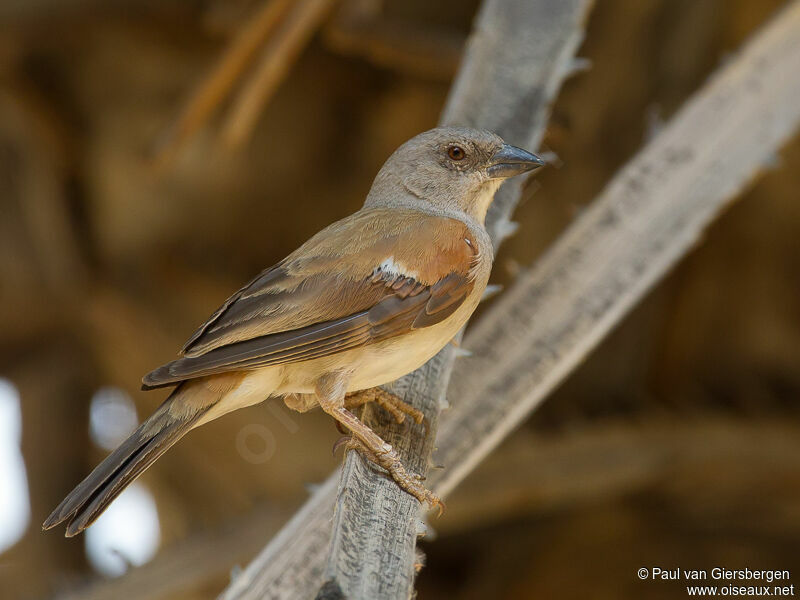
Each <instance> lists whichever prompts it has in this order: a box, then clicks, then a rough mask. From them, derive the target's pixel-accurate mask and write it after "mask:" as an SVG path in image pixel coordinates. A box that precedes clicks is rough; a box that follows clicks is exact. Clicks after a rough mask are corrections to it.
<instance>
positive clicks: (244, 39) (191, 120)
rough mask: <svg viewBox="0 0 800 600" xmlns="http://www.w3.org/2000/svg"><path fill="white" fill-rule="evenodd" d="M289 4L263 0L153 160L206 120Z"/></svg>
mask: <svg viewBox="0 0 800 600" xmlns="http://www.w3.org/2000/svg"><path fill="white" fill-rule="evenodd" d="M289 4H290V0H266V1H265V2H264V4H263V5H262V7H261V8H260V9H259V10H258V12H257V13H256V14H255V15H254V16H253V17H252V19H248V21H247V22H246V23H245V24H244V25H243V26H242V29H241V31H239V32H238V33H237V34H236V36H235V37H234V39H233V41H232V42H231V44H230V45H229V46H228V48H227V49H226V50H225V53H224V54H223V55H222V56H221V57H220V59H219V61H218V62H217V64H216V65H215V66H214V68H213V69H212V71H211V73H209V75H208V76H207V77H206V78H205V79H204V80H203V81H202V82H201V83H200V85H199V86H198V87H197V89H196V90H195V91H194V92H193V93H192V95H191V96H190V98H189V100H188V101H187V103H186V105H185V106H184V107H183V108H182V109H181V112H180V114H179V116H178V118H177V119H176V120H175V123H174V124H173V125H172V126H171V127H170V129H169V130H168V131H167V132H166V133H165V135H164V137H163V138H162V139H161V140H160V141H159V144H158V148H157V149H156V160H157V161H159V162H164V161H167V160H169V159H170V158H171V157H172V156H173V155H174V153H175V152H176V151H177V150H178V148H179V147H180V146H182V145H183V144H184V143H185V142H186V140H187V139H188V138H189V137H191V135H192V134H194V133H195V132H197V131H198V130H199V129H200V128H201V127H202V126H203V125H204V124H205V123H206V122H208V119H209V118H210V117H211V115H212V114H213V112H214V110H215V109H216V108H217V107H218V106H219V105H220V104H222V102H223V101H224V100H225V98H226V96H227V95H228V94H229V93H230V91H231V90H232V89H233V87H234V85H235V84H236V82H237V81H238V79H239V78H240V77H241V75H242V73H244V71H245V69H247V67H248V66H249V65H250V63H251V62H252V61H253V59H254V57H255V55H256V53H257V52H258V50H259V48H261V47H262V46H263V45H264V42H265V40H266V39H267V37H268V36H269V35H270V34H271V33H272V32H273V30H274V29H275V26H276V25H277V23H278V22H279V21H280V19H281V18H283V17H284V16H285V13H286V11H287V9H288V8H289Z"/></svg>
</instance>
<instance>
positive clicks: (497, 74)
mask: <svg viewBox="0 0 800 600" xmlns="http://www.w3.org/2000/svg"><path fill="white" fill-rule="evenodd" d="M590 4H591V3H590V2H589V1H588V0H569V1H562V0H536V1H535V2H531V1H529V0H519V1H517V0H513V1H509V0H488V1H487V2H486V3H485V4H484V6H483V8H482V10H481V13H480V15H479V16H478V19H477V23H476V31H475V32H474V34H473V35H472V38H471V40H470V42H469V45H468V49H467V54H466V57H465V59H464V63H463V66H462V68H461V74H460V75H459V77H458V79H457V81H456V83H455V85H454V88H453V92H452V94H451V96H450V101H449V103H448V106H447V108H446V110H445V112H444V115H443V118H442V121H443V122H444V123H448V124H455V123H459V124H464V125H472V126H478V127H484V128H487V129H492V130H494V131H496V132H498V133H499V134H500V135H502V136H503V137H504V138H505V139H506V140H507V141H509V142H511V143H513V144H517V145H520V146H523V147H527V148H536V147H537V146H538V144H539V141H540V140H541V137H542V135H543V132H544V127H545V124H546V118H547V112H548V108H549V105H550V103H551V102H552V100H553V98H554V97H555V95H556V92H557V90H558V88H559V86H560V84H561V82H562V81H563V80H564V78H565V77H566V76H567V75H568V74H569V73H570V71H571V68H570V66H571V61H572V57H573V55H574V52H575V50H576V48H577V46H578V45H579V43H580V41H581V39H582V37H583V22H584V18H585V15H586V13H587V10H588V7H589V6H590ZM500 65H502V68H500ZM520 189H521V185H520V184H517V185H515V186H514V187H513V188H510V189H507V190H505V191H503V192H502V193H501V194H500V195H499V196H500V197H499V198H498V202H499V204H500V206H502V210H495V211H493V213H492V215H491V216H490V218H489V226H490V231H492V233H493V237H494V241H495V244H498V243H499V242H500V241H501V239H502V237H503V234H504V233H505V232H507V231H508V229H509V228H508V223H507V220H508V215H509V214H510V212H511V210H512V208H513V205H514V204H515V203H516V201H517V200H518V199H519V193H520ZM451 350H452V349H451V348H447V349H445V350H443V351H442V352H441V353H440V354H439V355H437V356H436V357H435V358H434V359H432V360H431V361H429V362H428V363H427V364H426V365H425V366H424V367H422V368H421V369H419V370H417V371H415V372H414V373H412V374H410V375H409V376H407V377H404V378H403V379H401V380H400V381H399V382H396V383H395V384H394V385H393V386H392V391H393V392H394V393H395V394H397V395H398V396H400V397H402V398H403V399H404V400H405V401H406V402H408V403H409V404H411V405H413V406H415V407H417V408H419V409H420V410H422V411H423V412H424V413H425V415H426V419H427V421H428V423H429V427H430V432H431V434H430V435H427V436H426V435H425V431H424V429H423V428H421V427H411V428H410V427H408V426H403V425H400V426H398V425H397V424H396V423H393V422H391V421H390V420H387V419H386V418H385V415H384V414H383V413H382V412H381V411H372V410H371V407H367V409H366V410H365V412H364V414H363V415H362V419H363V420H364V422H365V423H367V424H368V425H370V426H371V427H372V428H373V429H375V430H376V431H377V432H378V433H379V434H380V435H381V437H383V438H384V439H385V440H387V441H388V442H389V443H390V444H392V446H393V447H394V448H395V449H396V450H397V451H398V453H399V454H400V456H401V457H402V459H403V461H404V463H405V465H406V466H407V468H409V469H410V470H412V471H414V472H417V473H422V474H424V473H426V472H427V469H428V462H429V460H430V454H431V450H432V449H433V443H434V439H435V438H434V433H435V430H436V423H437V420H438V413H439V401H440V399H442V398H443V396H444V392H445V389H446V386H447V382H448V380H449V375H450V371H451V369H452V365H453V353H452V351H451ZM324 489H325V490H326V492H325V495H323V494H322V493H317V494H316V495H315V496H314V497H313V498H312V499H311V500H310V501H309V503H307V504H306V506H305V507H304V508H303V509H302V511H301V512H300V513H298V515H297V516H296V517H295V518H294V519H292V521H291V522H290V523H289V524H288V525H287V526H286V527H285V528H284V530H283V531H282V532H281V534H280V535H279V536H278V537H277V538H275V540H274V541H273V542H272V543H271V544H270V545H269V546H268V547H267V548H266V549H265V550H264V552H263V553H262V554H261V555H260V556H259V557H258V558H257V559H256V560H255V561H254V562H253V563H251V565H250V566H249V567H248V568H247V570H246V571H245V572H244V573H242V574H241V575H240V576H239V577H238V578H237V579H236V580H235V581H234V582H233V584H232V585H231V587H230V588H229V589H228V590H227V592H226V594H225V595H224V597H225V598H237V599H238V598H263V597H269V598H308V597H312V596H313V595H314V594H315V593H317V592H318V590H320V585H323V588H322V590H320V591H319V595H318V597H320V598H334V597H348V598H374V599H377V598H396V597H402V598H406V597H408V596H410V595H411V593H412V592H413V582H414V574H415V573H414V563H415V557H416V554H415V552H416V551H415V546H416V538H417V535H418V530H419V523H418V521H419V519H418V512H419V503H418V502H417V501H416V499H414V498H413V497H411V496H409V495H408V494H406V493H405V492H403V491H401V490H400V489H399V488H398V487H397V486H396V485H395V484H394V483H393V482H392V481H390V480H388V479H387V478H386V476H385V475H383V474H382V473H380V472H378V471H376V470H375V469H373V468H372V467H371V466H370V465H368V464H367V463H365V462H364V460H363V459H362V458H361V457H360V456H359V455H357V454H356V453H350V455H348V457H347V458H346V460H345V465H344V468H343V474H342V480H341V483H340V486H339V493H338V496H337V495H336V493H335V484H334V485H332V484H331V481H329V482H328V483H327V484H326V486H325V488H324ZM334 501H335V502H336V510H335V513H334V515H333V517H332V516H331V508H332V506H333V504H334ZM331 518H333V519H334V531H333V535H332V537H331V532H330V527H331V525H330V523H331ZM329 547H330V553H329V552H328V548H329ZM326 563H327V566H325V564H326ZM323 569H324V571H323ZM342 595H343V596H342Z"/></svg>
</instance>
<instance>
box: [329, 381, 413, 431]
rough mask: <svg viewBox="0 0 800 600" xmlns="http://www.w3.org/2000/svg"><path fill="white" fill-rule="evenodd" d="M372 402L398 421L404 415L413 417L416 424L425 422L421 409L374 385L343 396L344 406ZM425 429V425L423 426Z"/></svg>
mask: <svg viewBox="0 0 800 600" xmlns="http://www.w3.org/2000/svg"><path fill="white" fill-rule="evenodd" d="M370 402H374V403H375V404H377V405H378V406H380V407H381V408H382V409H383V410H385V411H386V412H388V413H389V414H391V415H392V416H393V417H394V420H395V421H397V422H398V423H402V422H403V421H405V419H406V415H408V416H409V417H411V418H412V419H414V422H415V423H416V424H417V425H421V424H423V423H425V415H424V414H423V413H422V411H420V410H417V409H416V408H414V407H413V406H411V405H409V404H408V403H406V402H404V401H403V400H402V399H401V398H399V397H397V396H395V395H394V394H392V393H390V392H387V391H386V390H384V389H383V388H379V387H374V388H369V389H366V390H359V391H357V392H350V393H349V394H347V395H346V396H345V397H344V407H345V408H356V407H358V406H362V405H364V404H368V403H370ZM425 429H426V431H427V429H428V428H427V425H426V427H425Z"/></svg>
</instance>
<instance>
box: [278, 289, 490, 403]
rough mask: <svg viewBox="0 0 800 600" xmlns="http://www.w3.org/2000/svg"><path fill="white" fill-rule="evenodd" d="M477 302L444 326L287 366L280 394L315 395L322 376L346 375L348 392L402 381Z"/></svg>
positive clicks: (453, 332) (443, 342)
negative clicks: (331, 374) (328, 374)
mask: <svg viewBox="0 0 800 600" xmlns="http://www.w3.org/2000/svg"><path fill="white" fill-rule="evenodd" d="M474 304H477V302H475V303H472V302H466V303H465V304H464V306H462V307H461V308H460V309H459V310H457V311H456V312H455V313H454V314H453V315H451V316H450V317H449V318H448V319H446V320H445V321H443V322H442V323H440V324H438V325H435V326H433V327H429V328H425V329H420V330H417V331H414V332H413V333H408V334H406V335H403V336H400V337H396V338H391V339H388V340H385V341H383V342H379V343H377V344H372V345H369V346H366V347H363V348H356V349H353V350H349V351H346V352H342V353H340V354H335V355H333V356H329V357H324V358H318V359H315V360H310V361H306V362H301V363H294V364H288V365H284V366H283V369H284V372H283V384H282V385H281V386H280V389H279V390H277V392H278V393H280V394H291V393H295V394H311V393H314V391H315V390H314V386H315V384H316V382H317V380H318V378H319V376H320V374H322V373H331V372H337V371H341V372H345V373H348V374H349V376H350V380H349V382H348V385H347V391H348V392H352V391H356V390H363V389H367V388H371V387H375V386H378V385H383V384H384V383H389V382H391V381H394V380H395V379H399V378H400V377H402V376H403V375H406V374H407V373H410V372H411V371H414V370H415V369H418V368H419V367H421V366H422V365H424V364H425V363H426V362H427V361H428V360H430V359H431V358H432V357H433V356H434V355H435V354H436V353H437V352H439V350H441V349H442V348H443V347H444V346H445V345H446V344H447V343H449V342H450V340H452V339H453V337H455V335H456V333H458V331H459V329H461V327H462V325H463V324H464V323H465V322H466V320H467V318H468V317H469V315H470V314H471V313H472V311H473V310H474Z"/></svg>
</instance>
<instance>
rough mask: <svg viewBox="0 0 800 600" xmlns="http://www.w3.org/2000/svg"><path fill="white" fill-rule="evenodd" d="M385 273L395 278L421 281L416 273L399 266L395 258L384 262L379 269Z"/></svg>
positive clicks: (391, 257) (392, 257)
mask: <svg viewBox="0 0 800 600" xmlns="http://www.w3.org/2000/svg"><path fill="white" fill-rule="evenodd" d="M378 268H379V269H380V270H381V271H382V272H383V273H386V274H387V275H391V276H393V277H410V278H411V279H416V280H419V276H418V275H417V273H416V272H414V271H411V270H409V269H406V268H405V267H403V266H402V265H399V264H397V263H396V262H395V261H394V256H390V257H389V258H387V259H386V260H384V261H383V262H382V263H381V264H380V266H379V267H378Z"/></svg>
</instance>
